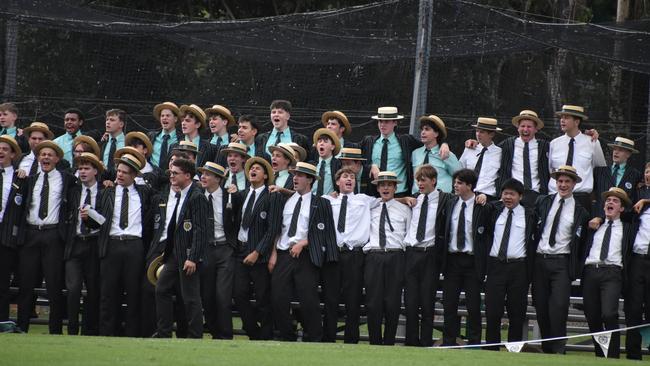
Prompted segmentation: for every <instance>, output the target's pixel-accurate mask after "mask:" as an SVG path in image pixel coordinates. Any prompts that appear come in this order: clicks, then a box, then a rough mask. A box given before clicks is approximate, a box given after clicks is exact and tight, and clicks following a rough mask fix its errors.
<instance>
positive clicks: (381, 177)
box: [370, 171, 402, 184]
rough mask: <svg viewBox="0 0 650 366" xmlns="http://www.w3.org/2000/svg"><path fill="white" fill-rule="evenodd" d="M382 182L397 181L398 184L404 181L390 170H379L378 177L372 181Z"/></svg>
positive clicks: (374, 182)
mask: <svg viewBox="0 0 650 366" xmlns="http://www.w3.org/2000/svg"><path fill="white" fill-rule="evenodd" d="M381 182H395V183H396V184H399V183H402V181H401V180H399V179H398V178H397V174H395V173H394V172H389V171H385V172H379V174H378V175H377V179H375V180H373V181H372V182H370V183H372V184H379V183H381Z"/></svg>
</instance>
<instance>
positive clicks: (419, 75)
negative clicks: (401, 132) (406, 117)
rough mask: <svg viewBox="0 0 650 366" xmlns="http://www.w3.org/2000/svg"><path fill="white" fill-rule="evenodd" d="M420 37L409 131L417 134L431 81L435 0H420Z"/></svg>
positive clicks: (417, 47) (417, 42)
mask: <svg viewBox="0 0 650 366" xmlns="http://www.w3.org/2000/svg"><path fill="white" fill-rule="evenodd" d="M418 14H419V16H418V38H417V41H416V49H415V76H414V78H413V104H412V105H411V126H410V128H409V133H410V134H411V135H413V134H415V132H416V131H417V128H418V126H417V125H416V123H417V118H418V117H419V116H421V115H422V114H424V113H425V111H426V107H427V106H426V104H427V89H428V81H429V55H430V54H431V18H432V15H433V0H420V7H419V13H418Z"/></svg>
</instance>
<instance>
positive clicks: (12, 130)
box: [5, 126, 18, 136]
mask: <svg viewBox="0 0 650 366" xmlns="http://www.w3.org/2000/svg"><path fill="white" fill-rule="evenodd" d="M17 130H18V128H17V127H16V126H13V127H9V128H7V132H5V134H7V135H9V136H16V131H17Z"/></svg>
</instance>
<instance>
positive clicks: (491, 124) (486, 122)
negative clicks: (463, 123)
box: [472, 117, 501, 132]
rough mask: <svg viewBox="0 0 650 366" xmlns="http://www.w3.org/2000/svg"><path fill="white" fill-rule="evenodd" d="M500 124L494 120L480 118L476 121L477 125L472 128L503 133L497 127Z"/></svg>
mask: <svg viewBox="0 0 650 366" xmlns="http://www.w3.org/2000/svg"><path fill="white" fill-rule="evenodd" d="M498 124H499V123H498V122H497V120H496V119H494V118H486V117H479V118H478V119H477V120H476V124H475V125H472V127H474V128H476V129H479V130H485V131H494V132H498V131H501V129H500V128H499V127H497V126H498Z"/></svg>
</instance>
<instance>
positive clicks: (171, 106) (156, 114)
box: [153, 102, 181, 119]
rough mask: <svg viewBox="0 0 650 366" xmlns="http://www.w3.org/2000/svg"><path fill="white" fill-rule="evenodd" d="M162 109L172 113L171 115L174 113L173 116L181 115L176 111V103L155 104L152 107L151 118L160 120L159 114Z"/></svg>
mask: <svg viewBox="0 0 650 366" xmlns="http://www.w3.org/2000/svg"><path fill="white" fill-rule="evenodd" d="M163 109H169V110H170V111H172V113H174V115H175V116H178V115H179V114H181V110H180V109H178V106H177V105H176V103H172V102H164V103H160V104H156V106H155V107H153V116H154V117H156V119H160V112H162V111H163Z"/></svg>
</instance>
